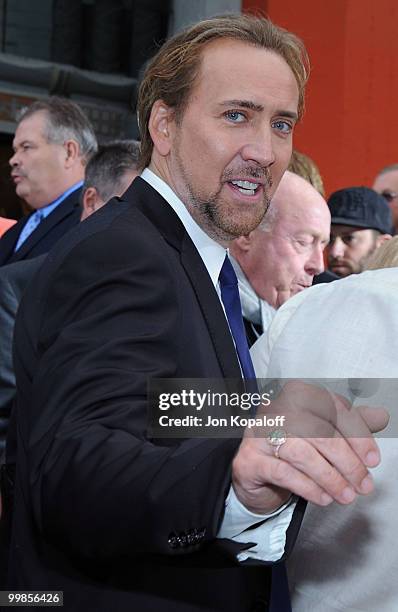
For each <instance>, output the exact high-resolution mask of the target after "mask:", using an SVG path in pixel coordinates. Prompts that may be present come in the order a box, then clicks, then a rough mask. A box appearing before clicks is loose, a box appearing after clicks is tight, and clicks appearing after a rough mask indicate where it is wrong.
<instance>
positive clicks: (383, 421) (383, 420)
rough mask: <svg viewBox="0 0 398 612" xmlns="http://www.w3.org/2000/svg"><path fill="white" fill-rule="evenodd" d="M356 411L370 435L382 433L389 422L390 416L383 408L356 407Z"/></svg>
mask: <svg viewBox="0 0 398 612" xmlns="http://www.w3.org/2000/svg"><path fill="white" fill-rule="evenodd" d="M357 410H358V412H359V413H360V415H361V417H362V419H363V420H364V421H365V423H366V425H367V426H368V428H369V429H370V431H371V432H372V433H377V432H378V431H383V429H385V428H386V427H387V425H388V423H389V421H390V414H389V413H388V411H387V410H386V409H385V408H381V407H379V406H378V407H377V408H375V407H371V406H358V407H357Z"/></svg>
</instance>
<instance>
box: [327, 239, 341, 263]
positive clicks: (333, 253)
mask: <svg viewBox="0 0 398 612" xmlns="http://www.w3.org/2000/svg"><path fill="white" fill-rule="evenodd" d="M328 255H329V257H333V258H334V259H337V258H338V257H343V255H344V242H343V241H342V239H341V238H340V237H339V236H337V237H336V238H333V240H331V241H330V243H329V246H328Z"/></svg>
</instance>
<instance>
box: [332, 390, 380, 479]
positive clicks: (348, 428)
mask: <svg viewBox="0 0 398 612" xmlns="http://www.w3.org/2000/svg"><path fill="white" fill-rule="evenodd" d="M335 403H336V414H337V430H338V431H339V432H340V435H341V436H343V437H344V438H346V439H347V442H348V444H349V445H350V446H351V448H352V449H353V451H354V452H355V453H356V454H357V455H358V457H359V458H360V459H361V461H362V463H363V464H364V465H366V466H368V467H375V466H376V465H378V464H379V463H380V452H379V448H378V446H377V443H376V441H375V440H374V438H373V436H372V433H371V430H370V429H369V427H368V424H367V421H366V420H365V419H363V418H362V413H361V411H359V410H358V409H357V408H356V407H354V406H350V405H349V404H348V405H349V406H350V407H349V408H347V402H346V401H343V400H342V398H341V397H340V396H335ZM376 410H377V409H372V408H368V409H367V414H368V416H369V418H370V416H371V415H372V418H373V419H374V420H376V419H377V417H376ZM383 416H384V415H383ZM382 420H384V419H382V415H381V417H380V422H382Z"/></svg>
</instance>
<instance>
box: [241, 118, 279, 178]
mask: <svg viewBox="0 0 398 612" xmlns="http://www.w3.org/2000/svg"><path fill="white" fill-rule="evenodd" d="M249 134H250V137H249V139H248V140H249V141H248V142H247V143H246V144H245V145H244V146H243V147H242V149H241V156H242V158H243V159H244V160H245V161H254V162H256V163H257V164H259V165H260V166H263V167H264V168H268V166H271V165H272V164H273V163H274V162H275V149H274V139H275V136H274V135H273V133H272V128H271V126H270V125H267V126H264V127H262V128H260V127H258V125H257V126H255V127H253V130H251V131H250V132H249Z"/></svg>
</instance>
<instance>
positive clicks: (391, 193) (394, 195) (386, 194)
mask: <svg viewBox="0 0 398 612" xmlns="http://www.w3.org/2000/svg"><path fill="white" fill-rule="evenodd" d="M381 195H382V196H383V198H385V199H386V200H387V202H392V201H393V200H395V198H398V193H396V192H395V191H382V192H381Z"/></svg>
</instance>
